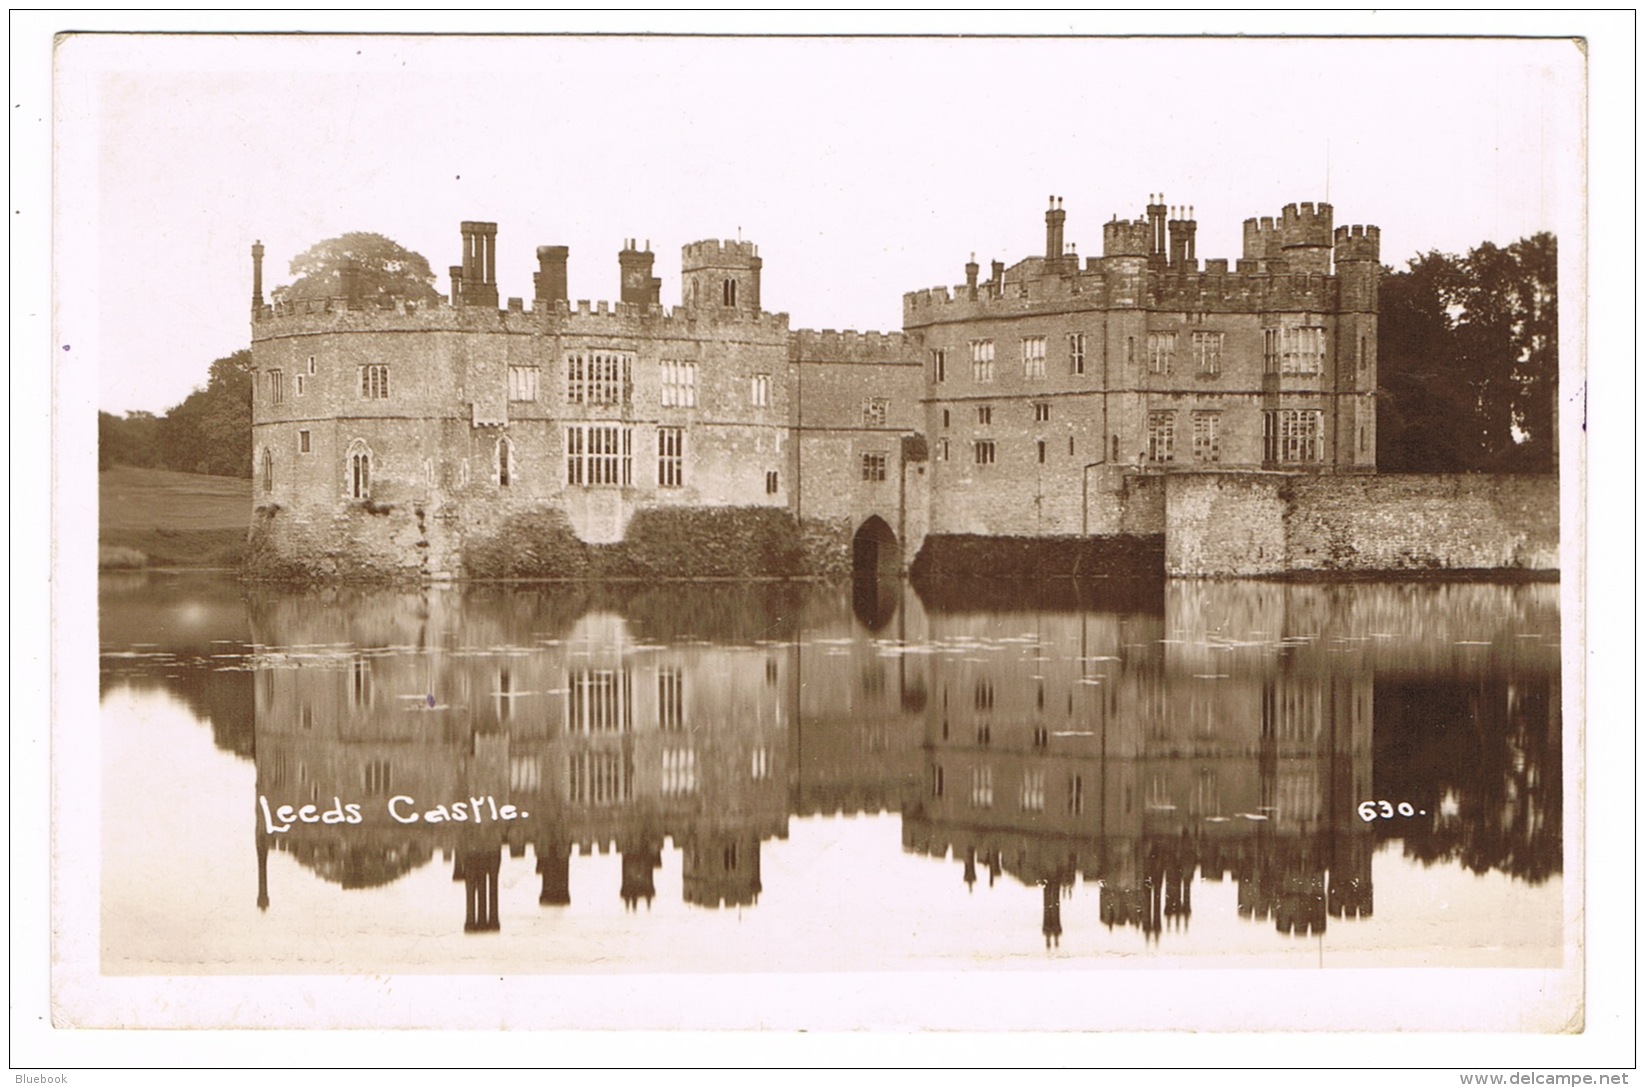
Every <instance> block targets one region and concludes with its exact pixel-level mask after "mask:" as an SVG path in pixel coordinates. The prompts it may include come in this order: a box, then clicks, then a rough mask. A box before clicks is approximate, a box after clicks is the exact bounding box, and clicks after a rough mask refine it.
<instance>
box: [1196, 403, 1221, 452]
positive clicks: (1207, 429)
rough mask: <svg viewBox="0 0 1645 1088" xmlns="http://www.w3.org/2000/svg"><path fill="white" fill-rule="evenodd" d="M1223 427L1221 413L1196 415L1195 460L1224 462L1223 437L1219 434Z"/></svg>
mask: <svg viewBox="0 0 1645 1088" xmlns="http://www.w3.org/2000/svg"><path fill="white" fill-rule="evenodd" d="M1221 426H1222V413H1220V412H1195V413H1194V460H1196V461H1220V460H1222V437H1221V435H1220V434H1219V433H1218V432H1219V431H1220V430H1221Z"/></svg>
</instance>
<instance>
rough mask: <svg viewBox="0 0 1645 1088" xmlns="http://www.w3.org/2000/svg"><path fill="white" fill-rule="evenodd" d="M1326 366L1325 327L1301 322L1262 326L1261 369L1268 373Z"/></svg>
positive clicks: (1309, 371)
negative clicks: (1292, 324) (1275, 326)
mask: <svg viewBox="0 0 1645 1088" xmlns="http://www.w3.org/2000/svg"><path fill="white" fill-rule="evenodd" d="M1324 368H1325V328H1324V326H1321V325H1301V326H1296V327H1280V328H1273V329H1263V330H1262V369H1263V370H1264V372H1266V373H1269V374H1318V373H1319V372H1320V371H1321V370H1323V369H1324Z"/></svg>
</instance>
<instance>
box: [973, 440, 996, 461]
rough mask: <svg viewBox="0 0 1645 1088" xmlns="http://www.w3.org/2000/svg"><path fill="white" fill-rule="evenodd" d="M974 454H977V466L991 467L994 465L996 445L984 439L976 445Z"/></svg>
mask: <svg viewBox="0 0 1645 1088" xmlns="http://www.w3.org/2000/svg"><path fill="white" fill-rule="evenodd" d="M973 452H974V453H975V454H976V458H977V464H979V465H991V464H993V463H994V443H993V440H992V439H983V440H981V441H979V442H976V443H974V450H973Z"/></svg>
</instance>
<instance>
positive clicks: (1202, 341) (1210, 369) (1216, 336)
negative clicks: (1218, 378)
mask: <svg viewBox="0 0 1645 1088" xmlns="http://www.w3.org/2000/svg"><path fill="white" fill-rule="evenodd" d="M1190 346H1191V347H1192V348H1193V351H1194V372H1195V373H1197V374H1204V375H1217V374H1221V373H1222V333H1220V332H1196V333H1194V334H1193V335H1192V336H1191V338H1190Z"/></svg>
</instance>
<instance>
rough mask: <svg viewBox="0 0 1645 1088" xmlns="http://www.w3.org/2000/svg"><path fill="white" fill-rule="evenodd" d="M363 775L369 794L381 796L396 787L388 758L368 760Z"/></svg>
mask: <svg viewBox="0 0 1645 1088" xmlns="http://www.w3.org/2000/svg"><path fill="white" fill-rule="evenodd" d="M362 777H363V778H364V779H365V782H364V785H365V791H366V794H367V795H368V796H371V797H377V796H381V795H382V794H385V793H387V792H389V790H391V789H393V788H394V776H393V773H392V771H391V770H390V769H389V762H388V760H386V759H373V760H368V761H367V762H366V765H365V768H364V773H363V775H362Z"/></svg>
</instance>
